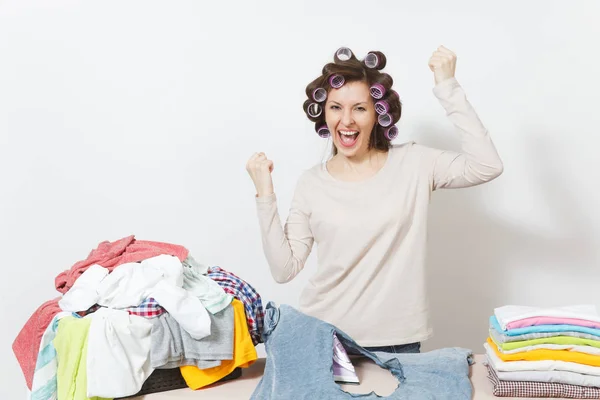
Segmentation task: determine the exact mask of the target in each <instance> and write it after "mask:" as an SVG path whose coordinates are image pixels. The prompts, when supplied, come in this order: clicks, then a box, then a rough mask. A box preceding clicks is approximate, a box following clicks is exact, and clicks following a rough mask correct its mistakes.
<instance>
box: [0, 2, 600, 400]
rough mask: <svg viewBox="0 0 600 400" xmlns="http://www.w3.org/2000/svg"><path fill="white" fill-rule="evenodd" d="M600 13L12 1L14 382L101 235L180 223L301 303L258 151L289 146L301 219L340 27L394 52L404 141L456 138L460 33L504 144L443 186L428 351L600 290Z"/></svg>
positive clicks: (1, 394) (321, 151)
mask: <svg viewBox="0 0 600 400" xmlns="http://www.w3.org/2000/svg"><path fill="white" fill-rule="evenodd" d="M598 16H600V3H598V2H596V1H593V0H590V1H569V2H567V1H562V2H559V1H547V0H546V1H542V0H538V1H528V2H524V1H508V0H505V1H502V2H496V3H491V2H480V1H475V0H473V1H453V2H447V1H441V0H439V1H423V2H415V1H403V2H399V1H378V2H375V3H369V2H365V1H348V0H347V1H344V2H339V1H336V2H324V1H318V0H314V1H304V2H278V1H248V0H245V1H230V2H200V1H178V2H158V1H148V0H144V1H129V2H123V1H95V2H76V1H65V0H54V1H47V0H44V1H2V0H0V179H1V181H0V209H1V211H0V226H1V231H0V250H1V252H0V254H1V257H2V259H1V260H2V279H1V280H0V293H1V295H2V300H1V302H0V304H1V307H2V309H1V312H2V314H1V316H2V329H0V360H2V362H1V367H0V380H1V384H0V398H2V399H18V398H22V396H23V395H24V394H25V381H24V379H23V377H22V374H21V371H20V369H19V366H18V364H17V362H16V360H15V358H14V356H13V354H12V350H11V348H10V346H11V344H12V341H13V340H14V338H15V336H16V335H17V333H18V332H19V330H20V329H21V327H22V326H23V324H24V323H25V321H26V320H27V319H28V318H29V316H30V314H31V313H32V312H33V311H34V310H35V309H36V308H37V307H38V306H39V305H40V304H41V303H42V302H44V301H45V300H49V299H51V298H53V297H55V296H57V292H56V291H55V290H54V277H55V276H56V275H57V274H58V273H59V272H60V271H62V270H64V269H66V268H69V267H70V266H71V265H72V264H73V263H74V262H76V261H78V260H80V259H83V258H85V257H86V256H87V254H88V252H89V251H90V250H91V249H92V248H94V247H96V245H97V244H98V243H99V242H100V241H102V240H116V239H119V238H121V237H124V236H127V235H129V234H135V235H136V237H137V238H138V239H147V240H158V241H166V242H171V243H177V244H182V245H184V246H186V247H188V248H189V249H190V251H191V253H192V254H193V255H194V256H195V257H196V259H198V260H199V261H200V262H203V263H207V264H211V265H219V266H221V267H223V268H225V269H228V270H230V271H232V272H235V273H237V274H238V275H240V276H241V277H242V278H244V279H246V280H248V281H249V282H250V283H251V284H252V285H254V286H255V287H256V288H257V289H258V291H259V292H260V294H261V295H262V297H263V300H264V301H265V302H266V301H268V300H274V301H277V302H279V303H289V304H292V305H295V304H297V302H298V295H299V292H300V290H301V288H302V286H303V284H304V283H305V281H306V280H307V278H308V277H309V276H310V274H312V273H313V272H314V269H315V263H316V260H315V257H314V256H311V258H310V259H309V262H308V265H307V267H306V270H305V271H304V272H303V273H302V274H301V275H300V276H299V277H298V278H297V279H295V280H294V281H293V282H291V283H289V284H286V285H278V284H276V283H274V281H273V280H272V278H271V277H270V274H269V272H268V268H267V265H266V264H265V259H264V256H263V254H262V247H261V241H260V237H259V230H258V223H257V220H256V212H255V204H254V188H253V185H252V183H251V181H250V179H249V177H248V175H247V173H246V171H245V163H246V161H247V159H248V157H249V156H250V155H251V154H252V153H253V152H255V151H265V152H266V153H267V155H268V156H269V157H270V158H272V159H273V160H274V162H275V172H274V181H275V190H276V192H277V195H278V198H279V207H280V212H281V216H282V218H285V217H286V216H287V211H288V207H289V204H290V200H291V196H292V193H293V189H294V186H295V183H296V179H297V178H298V176H299V175H300V174H301V172H302V171H303V170H304V169H307V168H309V167H311V166H312V165H314V164H315V163H318V162H321V161H323V160H324V159H325V158H326V156H327V155H328V152H329V147H328V145H329V144H328V143H327V141H324V140H323V139H320V138H319V137H318V136H317V135H316V134H315V133H314V130H313V127H312V124H311V123H310V122H309V121H308V120H307V119H306V117H305V116H304V113H303V111H302V103H303V101H304V99H305V94H304V89H305V86H306V84H308V83H309V82H310V81H311V80H312V79H314V78H315V77H316V76H318V75H319V73H320V71H321V68H322V66H323V65H324V64H325V63H327V62H329V61H331V60H332V57H333V53H334V52H335V50H336V49H337V48H338V47H340V46H349V47H350V48H351V49H352V50H353V51H354V52H355V53H356V54H357V55H358V56H359V57H363V56H364V55H365V54H366V52H367V51H369V50H381V51H383V52H384V53H385V54H386V56H387V58H388V67H387V68H386V71H387V72H388V73H390V74H391V75H392V76H393V77H394V80H395V89H396V90H397V91H398V92H399V93H400V95H401V98H402V101H403V104H404V112H403V117H402V120H401V122H400V123H399V128H400V136H399V137H398V139H396V142H402V141H406V140H416V141H417V142H420V143H422V144H427V145H431V146H439V147H447V148H453V149H456V148H458V147H457V146H458V145H459V143H458V141H457V136H456V134H455V133H454V131H453V127H452V126H451V124H450V123H449V122H448V120H447V119H446V117H445V114H444V110H443V109H442V107H441V106H440V105H439V103H438V102H437V100H436V99H435V97H434V96H433V94H432V92H431V89H432V87H433V76H432V73H431V71H430V70H429V68H428V67H427V60H428V58H429V56H430V55H431V53H432V52H433V51H434V50H435V48H436V47H437V46H438V45H440V44H443V45H445V46H446V47H448V48H450V49H452V50H453V51H455V52H456V53H457V55H458V64H457V72H456V76H457V79H458V80H459V82H460V83H461V84H462V86H463V87H464V88H465V90H466V92H467V96H468V98H469V100H470V101H471V103H472V104H473V105H474V107H475V109H476V110H477V112H478V114H479V116H480V117H481V119H482V120H483V122H484V124H485V125H486V126H487V127H488V129H489V130H490V132H491V134H492V137H493V139H494V142H495V143H496V146H497V148H498V150H499V152H500V155H501V157H502V159H503V161H504V165H505V171H504V174H503V175H502V176H501V177H500V178H498V179H497V180H495V181H493V182H492V183H490V184H487V185H483V186H480V187H476V188H471V189H464V190H457V191H443V192H438V193H436V194H435V195H434V196H433V200H432V204H431V221H430V241H429V251H428V254H429V262H428V268H429V278H430V279H429V285H430V294H431V306H432V309H433V322H434V328H435V338H433V339H431V340H430V341H428V342H427V343H425V344H424V350H429V349H433V348H437V347H443V346H465V347H470V348H473V349H474V350H475V351H476V352H482V343H483V342H484V340H485V338H486V334H487V319H488V317H489V315H491V313H492V312H493V308H494V307H497V306H500V305H504V304H529V305H565V304H573V303H593V304H600V294H599V293H600V290H599V288H600V265H599V264H600V263H599V261H600V257H599V255H600V254H599V253H600V251H599V250H598V248H599V246H598V244H599V243H600V239H598V234H599V233H600V232H599V231H600V211H599V206H598V205H599V204H600V189H599V184H598V183H599V181H600V172H599V166H600V163H599V162H598V151H599V150H598V147H599V146H600V139H599V134H600V131H599V129H598V127H599V126H600V113H599V112H598V110H597V109H598V107H599V106H600V102H599V101H598V93H600V78H599V76H600V74H599V64H600V52H598V39H599V38H600V25H598V23H597V20H598ZM390 301H393V299H390ZM260 350H261V352H262V351H263V349H262V348H261V349H260Z"/></svg>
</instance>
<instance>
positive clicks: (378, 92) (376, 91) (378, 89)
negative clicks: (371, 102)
mask: <svg viewBox="0 0 600 400" xmlns="http://www.w3.org/2000/svg"><path fill="white" fill-rule="evenodd" d="M370 92H371V96H372V97H373V98H374V99H381V98H382V97H383V95H385V87H384V86H383V85H382V84H381V83H374V84H373V85H372V86H371V89H370Z"/></svg>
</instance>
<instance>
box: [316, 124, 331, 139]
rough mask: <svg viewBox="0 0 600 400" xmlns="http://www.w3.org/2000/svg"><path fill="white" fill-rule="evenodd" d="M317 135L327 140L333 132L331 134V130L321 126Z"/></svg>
mask: <svg viewBox="0 0 600 400" xmlns="http://www.w3.org/2000/svg"><path fill="white" fill-rule="evenodd" d="M317 134H318V135H319V136H321V137H322V138H323V139H326V138H328V137H329V136H331V132H329V129H328V128H327V125H322V126H320V127H319V129H317Z"/></svg>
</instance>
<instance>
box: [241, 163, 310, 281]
mask: <svg viewBox="0 0 600 400" xmlns="http://www.w3.org/2000/svg"><path fill="white" fill-rule="evenodd" d="M247 170H248V173H249V174H250V176H251V177H252V180H253V181H254V184H255V186H256V191H257V195H256V209H257V213H258V222H259V225H260V231H261V236H262V243H263V250H264V253H265V257H266V259H267V263H268V264H269V268H270V270H271V275H273V278H274V279H275V281H276V282H278V283H285V282H289V281H290V280H292V279H293V278H294V277H295V276H296V275H297V274H298V273H299V272H300V271H301V270H302V269H303V268H304V263H305V262H306V259H307V258H308V256H309V254H310V251H311V249H312V246H313V243H314V239H313V235H312V232H311V230H310V224H309V212H308V209H307V206H306V201H305V194H306V192H305V189H304V185H303V183H302V182H303V181H302V179H301V180H300V181H299V182H298V185H297V187H296V192H295V194H294V198H293V200H292V205H291V207H290V213H289V215H288V219H287V221H286V223H285V228H284V227H282V224H281V219H280V218H279V212H278V209H277V197H276V196H275V193H274V190H273V183H272V179H271V172H272V170H273V162H272V161H270V160H269V159H267V158H266V156H265V155H264V154H263V153H258V154H255V155H254V156H252V158H251V159H250V160H249V161H248V165H247Z"/></svg>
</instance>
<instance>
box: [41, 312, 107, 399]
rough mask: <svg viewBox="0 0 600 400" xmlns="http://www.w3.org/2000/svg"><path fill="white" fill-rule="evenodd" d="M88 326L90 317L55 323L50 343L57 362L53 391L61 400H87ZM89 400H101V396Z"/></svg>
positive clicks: (62, 320)
mask: <svg viewBox="0 0 600 400" xmlns="http://www.w3.org/2000/svg"><path fill="white" fill-rule="evenodd" d="M91 323H92V321H91V320H90V319H89V318H75V317H64V318H63V319H61V320H60V321H59V322H58V329H57V331H56V337H55V338H54V340H53V341H52V344H53V345H54V348H55V349H56V358H57V360H58V368H57V371H56V385H57V391H56V392H57V395H58V399H60V400H88V397H87V348H88V340H87V339H88V332H89V330H90V324H91ZM89 400H102V397H95V396H94V397H90V398H89Z"/></svg>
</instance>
